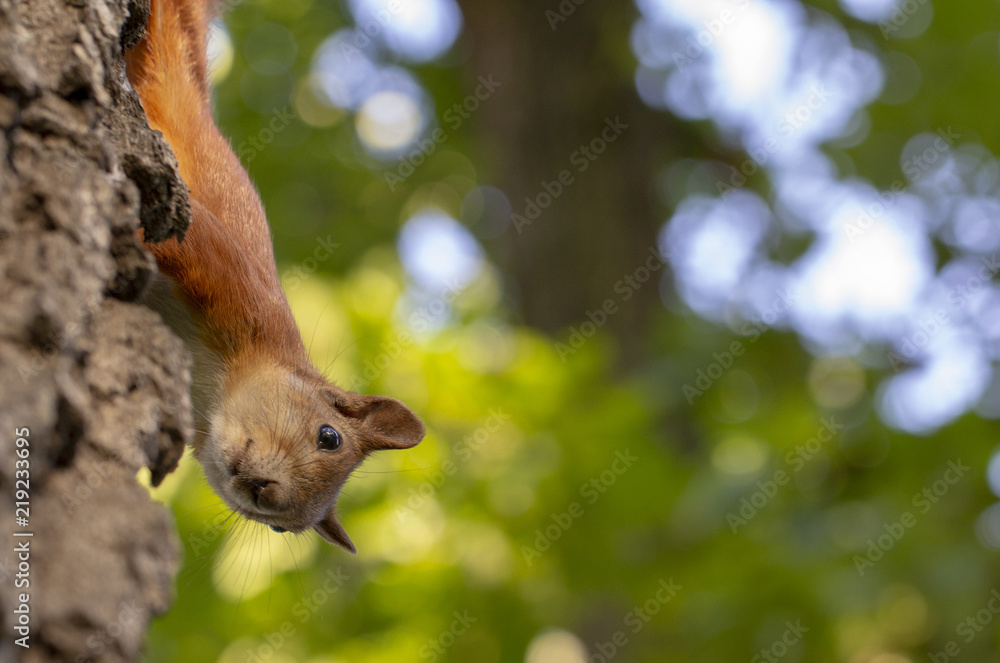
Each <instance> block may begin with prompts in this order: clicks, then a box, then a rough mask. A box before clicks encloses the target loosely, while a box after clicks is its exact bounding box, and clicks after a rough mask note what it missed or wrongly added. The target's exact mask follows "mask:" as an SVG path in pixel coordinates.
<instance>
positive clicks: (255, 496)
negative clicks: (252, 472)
mask: <svg viewBox="0 0 1000 663" xmlns="http://www.w3.org/2000/svg"><path fill="white" fill-rule="evenodd" d="M243 485H244V486H245V487H246V489H247V492H248V493H249V494H250V498H251V499H252V500H253V503H254V504H256V505H257V506H262V507H267V506H271V502H272V501H273V499H274V493H275V492H277V485H278V482H277V481H271V480H270V479H262V478H257V477H254V478H250V479H245V480H244V482H243Z"/></svg>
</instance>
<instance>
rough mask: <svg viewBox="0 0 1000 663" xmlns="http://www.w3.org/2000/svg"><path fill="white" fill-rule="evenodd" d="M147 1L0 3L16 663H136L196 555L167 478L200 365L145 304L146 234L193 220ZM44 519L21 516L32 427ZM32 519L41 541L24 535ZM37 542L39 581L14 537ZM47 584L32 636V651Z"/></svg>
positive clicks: (1, 370) (3, 650) (12, 649)
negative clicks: (182, 565)
mask: <svg viewBox="0 0 1000 663" xmlns="http://www.w3.org/2000/svg"><path fill="white" fill-rule="evenodd" d="M148 12H149V7H148V0H146V2H145V3H143V2H127V1H126V0H68V1H66V0H20V1H18V0H0V303H2V304H0V305H2V310H3V313H2V316H0V536H2V537H3V540H4V545H3V548H2V550H0V625H2V636H0V660H2V661H18V660H20V661H25V662H26V663H33V662H36V661H135V660H138V659H139V658H140V654H141V648H142V642H143V634H144V633H145V630H146V626H147V625H148V622H149V619H150V618H151V617H153V616H154V615H156V614H158V613H161V612H163V611H164V610H165V609H166V608H167V606H168V604H169V602H170V600H171V594H172V581H173V578H174V575H175V572H176V570H177V566H178V562H179V559H178V557H179V552H178V550H179V548H178V545H177V542H176V541H175V538H174V533H173V525H172V521H171V519H170V516H169V514H168V512H167V511H166V510H165V509H164V508H163V507H161V506H160V505H157V504H155V503H153V502H152V501H151V500H150V499H149V497H148V493H147V492H146V490H145V489H144V488H142V487H141V486H140V485H139V484H138V483H137V482H136V474H137V472H138V471H139V470H140V469H141V468H143V467H148V468H149V469H150V471H151V473H152V477H153V481H154V482H158V481H159V480H160V479H161V478H162V477H163V476H164V475H165V474H166V473H167V472H169V471H171V470H172V469H173V467H174V466H175V465H176V463H177V461H178V459H179V458H180V456H181V454H182V452H183V449H184V444H185V443H186V442H187V441H188V439H189V437H190V435H191V426H192V422H191V420H190V406H189V401H188V386H187V385H188V382H189V380H190V367H189V358H188V355H187V353H186V352H185V351H184V349H183V346H182V344H181V342H180V341H179V340H178V339H176V338H175V337H174V336H173V335H172V334H171V333H170V332H169V331H168V330H167V328H166V327H165V326H164V325H163V324H162V323H161V322H160V319H159V317H158V316H157V315H156V314H155V313H153V312H151V311H150V310H148V309H146V308H145V307H144V306H142V305H140V304H137V303H134V300H135V299H136V298H137V297H138V296H139V295H140V294H141V293H142V291H143V288H144V286H145V284H146V283H147V282H148V280H149V277H150V276H151V274H152V270H154V269H155V263H154V261H153V260H152V258H151V257H150V255H149V254H148V253H147V252H146V251H145V249H144V248H143V247H142V244H141V242H140V241H139V240H138V239H137V237H136V230H137V228H138V227H139V225H140V222H141V225H142V226H143V228H144V230H145V232H146V236H147V237H149V238H166V237H168V236H171V235H173V234H179V233H182V232H183V229H184V228H185V227H186V225H187V223H188V218H189V212H188V207H187V194H186V189H185V187H184V185H183V183H182V182H181V180H180V179H179V178H178V176H177V174H176V162H175V161H174V159H173V155H172V154H171V152H170V149H169V147H168V146H167V145H166V143H165V142H164V141H163V140H162V138H161V137H160V136H159V134H156V133H153V132H152V131H151V130H150V129H149V127H148V125H147V123H146V119H145V116H144V114H143V112H142V108H141V106H140V104H139V100H138V98H137V97H136V95H135V94H134V93H133V92H132V91H131V89H130V88H129V87H128V84H127V82H126V79H125V76H124V65H123V63H122V59H121V51H122V47H123V46H125V45H130V44H132V43H135V42H136V41H137V40H138V38H139V37H140V36H141V34H142V30H143V27H144V25H145V22H146V17H147V16H148ZM21 428H28V429H29V430H30V434H29V435H28V436H27V439H28V440H29V441H30V446H29V447H27V448H28V449H29V450H30V456H29V459H28V460H29V463H30V517H29V519H28V520H29V522H28V524H27V526H25V525H23V524H18V523H16V522H15V504H14V495H15V493H14V491H15V461H16V460H18V457H17V455H16V451H17V449H15V438H16V436H15V429H21ZM14 532H32V533H33V536H32V537H30V538H28V537H22V538H15V537H14V536H13V533H14ZM24 541H28V542H29V544H30V551H31V552H30V559H29V560H28V563H29V564H30V588H16V587H15V580H17V574H18V564H19V560H18V559H17V555H16V554H15V553H14V547H15V545H18V544H21V543H23V542H24ZM27 592H30V599H29V601H28V605H29V607H30V613H29V614H30V629H31V630H30V637H29V641H28V642H29V643H30V648H29V649H24V648H22V647H19V646H16V645H15V644H14V639H15V638H17V637H19V635H18V634H17V633H16V632H15V630H14V626H15V624H16V620H17V615H16V614H15V612H14V610H15V608H16V607H17V606H18V605H19V604H20V603H21V601H20V600H19V594H21V593H27Z"/></svg>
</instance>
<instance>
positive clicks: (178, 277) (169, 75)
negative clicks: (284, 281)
mask: <svg viewBox="0 0 1000 663" xmlns="http://www.w3.org/2000/svg"><path fill="white" fill-rule="evenodd" d="M150 9H151V12H150V18H149V27H148V28H147V31H146V35H145V36H144V37H143V39H142V41H140V42H139V43H138V44H137V45H136V46H135V48H133V49H132V50H131V51H130V52H128V53H126V70H127V73H128V78H129V81H130V82H131V84H132V87H133V88H134V89H135V90H136V92H137V93H138V94H139V98H140V99H141V100H142V106H143V108H144V109H145V111H146V116H147V117H148V118H149V124H150V126H151V127H152V128H154V129H157V130H159V131H161V132H162V133H163V136H164V138H166V140H167V142H168V143H169V144H170V147H171V149H172V150H173V152H174V155H175V156H176V157H177V163H178V167H179V170H180V174H181V177H182V178H183V179H184V183H185V184H187V187H188V191H189V196H188V198H189V200H190V203H191V226H190V227H189V228H188V230H187V234H186V235H185V239H184V241H183V242H181V243H178V242H177V240H176V239H169V240H167V241H165V242H160V243H156V244H147V245H146V247H147V248H148V249H149V250H150V251H151V252H152V253H153V255H155V256H156V261H157V264H158V266H159V268H160V271H161V272H162V273H164V274H166V275H167V276H170V277H171V278H173V279H174V281H175V282H176V284H177V285H178V287H179V288H180V289H181V291H182V292H183V294H184V295H185V296H186V298H187V300H188V301H189V302H190V303H193V304H194V305H195V306H196V307H197V308H198V309H199V310H200V311H201V313H202V315H204V316H205V318H206V321H205V324H206V325H208V326H209V327H215V328H216V329H217V330H219V331H216V332H215V333H214V335H213V338H222V337H224V336H225V335H226V334H228V333H229V332H231V331H232V329H233V328H234V327H238V328H239V329H240V330H243V331H246V330H250V332H248V333H251V332H253V330H254V329H257V328H259V326H260V324H264V323H268V324H269V320H268V319H266V317H267V316H266V314H264V313H261V312H260V311H258V310H257V309H255V308H254V306H257V305H258V304H259V303H260V302H270V301H283V300H284V294H283V293H282V291H281V286H280V283H279V282H278V276H277V271H276V269H275V266H274V257H273V253H272V246H271V235H270V231H269V229H268V226H267V219H266V218H265V216H264V209H263V207H262V206H261V203H260V197H259V196H258V195H257V191H256V190H255V189H254V187H253V184H252V183H251V182H250V178H249V176H248V175H247V173H246V170H245V169H244V168H243V165H242V164H241V163H240V160H239V159H238V158H237V156H236V155H235V154H234V153H233V150H232V147H231V146H230V144H229V142H228V141H227V140H226V139H225V138H224V137H223V136H222V134H221V133H220V132H219V130H218V128H217V127H216V126H215V122H214V120H213V119H212V103H211V84H210V82H209V75H208V61H207V60H208V58H207V45H208V44H207V40H208V28H209V24H210V22H211V21H212V19H213V18H214V16H215V11H214V3H213V2H211V1H210V0H152V3H151V7H150ZM258 308H259V307H258ZM286 308H287V307H286ZM237 309H238V310H237ZM287 317H288V319H287V320H285V319H282V320H280V321H279V322H280V324H281V325H282V328H287V329H291V330H292V331H293V332H294V334H295V335H296V338H297V334H298V332H297V331H295V324H294V321H292V320H291V319H290V318H291V314H290V313H288V314H287ZM262 319H263V320H264V323H261V322H260V321H261V320H262ZM234 320H239V321H240V322H238V323H237V322H234ZM271 336H272V337H273V336H275V334H271ZM300 343H301V342H300Z"/></svg>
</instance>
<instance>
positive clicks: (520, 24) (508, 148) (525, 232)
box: [461, 0, 680, 363]
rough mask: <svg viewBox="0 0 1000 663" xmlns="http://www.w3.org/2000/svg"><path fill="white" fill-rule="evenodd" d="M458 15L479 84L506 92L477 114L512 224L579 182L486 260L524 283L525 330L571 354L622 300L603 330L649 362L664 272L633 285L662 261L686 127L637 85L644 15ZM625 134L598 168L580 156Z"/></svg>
mask: <svg viewBox="0 0 1000 663" xmlns="http://www.w3.org/2000/svg"><path fill="white" fill-rule="evenodd" d="M461 5H462V10H463V12H464V15H465V19H466V21H467V23H468V31H469V33H470V36H471V41H472V53H473V55H472V67H471V70H470V74H471V77H473V78H474V77H476V76H479V75H482V76H484V77H485V76H489V75H492V76H493V77H494V80H496V81H498V82H499V83H500V87H499V88H498V90H497V92H496V93H494V95H493V96H492V97H491V98H490V100H489V101H488V102H487V103H484V104H483V105H482V107H481V109H480V110H478V111H477V113H481V114H482V115H483V117H481V118H480V117H477V118H476V119H475V121H474V122H471V123H470V125H472V126H474V127H475V128H474V129H473V130H474V131H476V130H478V131H480V135H478V136H476V139H477V140H478V141H479V142H480V143H481V144H482V145H483V147H484V149H485V153H486V154H489V155H490V160H491V164H492V166H493V171H492V172H490V173H487V175H486V177H485V178H484V179H485V180H486V181H489V180H490V179H491V178H492V180H493V182H495V183H496V186H497V187H499V188H500V189H501V190H503V191H504V192H505V193H506V194H507V196H508V198H509V199H510V202H511V205H512V206H513V212H514V214H518V215H521V216H525V211H526V208H528V203H527V202H526V201H525V198H530V199H533V200H536V201H537V199H538V197H539V194H544V195H542V196H541V200H540V201H537V202H541V203H543V204H544V203H545V202H546V199H545V195H548V194H549V191H546V189H545V186H544V185H543V183H553V182H556V181H558V179H559V176H560V173H561V172H562V171H569V173H570V176H571V177H572V178H573V179H572V182H571V183H570V184H564V185H562V192H561V194H559V195H557V196H554V200H553V201H552V202H551V205H550V206H549V207H548V208H547V209H544V210H541V214H540V216H538V217H537V218H536V219H535V220H534V221H532V222H531V223H530V224H529V225H524V224H523V223H522V224H521V227H520V229H518V228H516V227H515V225H516V224H517V222H515V223H514V224H512V225H511V227H510V228H508V230H507V231H506V232H505V233H503V234H502V235H501V236H500V237H498V238H497V239H496V240H494V242H493V243H492V246H490V245H488V249H489V250H490V251H491V253H492V254H493V256H494V258H495V259H496V260H498V262H499V263H500V264H501V265H502V266H503V267H504V269H505V270H506V271H508V272H509V273H511V274H513V277H514V279H515V280H516V285H517V293H518V296H519V304H520V307H521V310H522V311H523V315H524V317H525V321H526V322H527V323H528V324H531V325H533V326H536V327H538V328H540V329H542V330H545V331H547V332H550V333H553V334H554V335H555V337H556V340H559V341H565V340H566V335H567V333H568V332H569V328H570V327H576V328H577V329H579V328H580V325H581V324H582V323H583V322H585V321H587V320H588V316H587V313H588V311H595V310H597V309H600V308H601V307H602V304H603V302H605V301H606V300H608V299H611V300H613V301H614V302H615V303H616V305H617V311H618V312H616V313H614V314H612V315H610V316H608V319H607V323H606V328H607V329H608V330H610V331H611V332H612V333H614V334H615V335H616V336H617V337H618V338H619V341H620V344H621V346H622V350H623V355H624V359H625V360H626V363H628V362H629V361H630V360H634V359H636V358H638V356H639V350H640V348H641V342H642V330H643V329H644V325H645V322H646V319H647V317H648V315H649V314H650V312H651V311H652V310H653V309H651V305H658V304H659V301H660V298H659V290H660V280H661V277H662V275H663V274H664V271H665V270H664V269H660V270H659V271H658V272H657V273H656V274H655V275H654V278H651V279H649V280H648V281H647V282H646V283H644V284H638V285H639V287H638V288H635V287H633V285H632V284H630V283H628V282H627V281H622V280H623V279H624V277H625V276H626V275H633V274H635V272H636V270H638V269H640V268H641V267H643V266H644V265H645V263H646V261H647V259H648V258H649V257H650V253H649V252H650V249H655V248H656V244H657V234H658V232H659V229H660V227H661V226H662V224H663V223H664V221H665V220H666V210H665V209H664V208H663V206H662V203H661V202H658V201H657V199H656V197H655V195H654V189H653V187H654V182H655V179H656V177H657V174H658V173H659V171H660V169H661V167H662V165H663V164H664V163H666V162H667V160H668V158H669V156H670V153H671V150H673V151H675V152H679V151H680V146H677V145H672V142H671V141H672V139H673V137H674V136H675V135H678V134H679V133H680V132H677V131H674V130H673V127H675V126H676V121H675V120H672V119H671V118H670V117H669V116H667V115H666V114H663V113H656V112H655V111H653V110H651V109H649V108H648V107H647V106H646V105H645V104H644V103H643V102H642V101H641V100H640V99H639V97H638V95H637V93H636V91H635V86H634V84H633V83H632V81H633V76H634V70H635V61H634V58H633V57H632V55H631V52H630V48H629V44H628V39H629V33H630V31H631V28H632V24H633V22H634V20H635V18H636V14H635V8H634V6H633V5H632V3H631V2H585V3H583V4H581V5H577V4H575V3H574V2H573V1H572V0H564V1H563V2H562V3H561V4H560V3H559V2H557V0H548V1H546V2H543V3H538V2H536V1H535V0H510V1H509V2H492V1H490V0H461ZM560 7H562V8H564V12H565V13H560V9H559V8H560ZM570 8H572V13H569V9H570ZM616 123H620V126H623V125H627V128H623V129H619V131H620V135H618V136H616V137H615V138H614V140H613V141H611V142H607V147H606V149H605V150H604V151H603V152H602V153H601V154H594V155H593V156H594V158H593V160H591V158H590V157H589V156H587V155H586V154H584V153H583V152H582V151H579V150H580V149H581V147H584V146H589V145H590V144H591V142H592V141H600V140H603V137H602V132H603V131H604V129H605V127H607V126H609V124H616ZM611 134H612V132H608V134H607V136H610V135H611ZM596 146H597V147H600V142H597V144H596ZM584 164H586V169H585V170H583V168H584ZM581 171H582V172H581ZM567 181H568V180H567ZM549 189H550V191H555V192H557V193H558V191H559V188H558V187H556V186H554V185H551V184H550V186H549ZM529 211H533V210H529ZM525 218H527V216H525ZM639 276H642V273H640V275H639ZM620 282H621V283H620ZM616 286H617V288H616ZM627 291H631V293H632V294H630V295H626V294H625V293H626V292H627ZM594 317H595V318H596V319H598V320H600V319H601V316H600V315H596V316H594Z"/></svg>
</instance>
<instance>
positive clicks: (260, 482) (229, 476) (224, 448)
mask: <svg viewBox="0 0 1000 663" xmlns="http://www.w3.org/2000/svg"><path fill="white" fill-rule="evenodd" d="M223 391H224V393H223V396H222V400H221V403H219V407H218V408H217V409H216V410H215V412H214V413H213V415H212V416H211V417H210V421H209V431H208V435H207V436H206V438H205V439H204V440H203V442H202V443H201V444H200V445H199V446H198V449H197V455H198V457H199V460H200V461H201V465H202V467H203V468H204V470H205V475H206V477H207V478H208V481H209V483H210V484H211V485H212V487H213V488H214V489H215V491H216V492H217V493H218V494H219V495H221V496H222V498H223V499H224V500H225V501H226V503H227V504H228V505H229V507H230V508H231V509H233V510H234V511H236V512H237V513H239V514H241V515H242V516H244V517H246V518H248V519H250V520H255V521H257V522H261V523H264V524H266V525H268V526H270V527H271V529H273V530H275V531H277V532H286V531H287V532H294V533H301V532H304V531H306V530H307V529H310V528H312V529H314V530H316V532H317V533H319V535H320V536H321V537H323V538H324V539H325V540H327V541H329V542H330V543H333V544H336V545H338V546H341V547H342V548H344V549H345V550H348V551H349V552H351V553H355V552H356V550H355V548H354V544H353V543H351V540H350V538H349V537H348V536H347V533H346V532H345V531H344V528H343V527H342V526H341V524H340V523H339V522H338V520H337V514H336V502H337V496H338V494H339V493H340V489H341V487H342V486H343V485H344V483H345V482H346V481H347V478H348V477H349V476H350V475H351V473H352V472H353V471H354V470H355V469H357V468H358V467H359V466H360V465H361V463H362V462H363V461H364V459H365V458H366V457H367V456H368V455H369V454H371V453H372V452H375V451H380V450H382V449H408V448H410V447H412V446H414V445H416V444H417V443H418V442H420V440H421V439H422V438H423V436H424V425H423V424H422V423H421V421H420V419H418V418H417V416H416V415H415V414H413V412H411V411H410V410H409V409H408V408H407V407H406V406H405V405H403V404H402V403H400V402H399V401H397V400H396V399H393V398H387V397H384V396H362V395H359V394H355V393H352V392H348V391H344V390H342V389H340V388H339V387H337V386H336V385H334V384H332V383H330V382H328V381H326V380H324V379H323V378H322V377H320V376H319V375H318V374H317V373H316V372H315V371H314V370H306V371H303V370H299V369H294V368H288V367H286V366H283V365H281V364H280V363H270V364H266V365H265V366H261V365H259V364H257V365H255V366H254V367H253V368H252V369H251V370H239V371H233V372H232V373H231V374H230V376H229V379H228V380H227V384H226V385H225V388H224V390H223Z"/></svg>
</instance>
